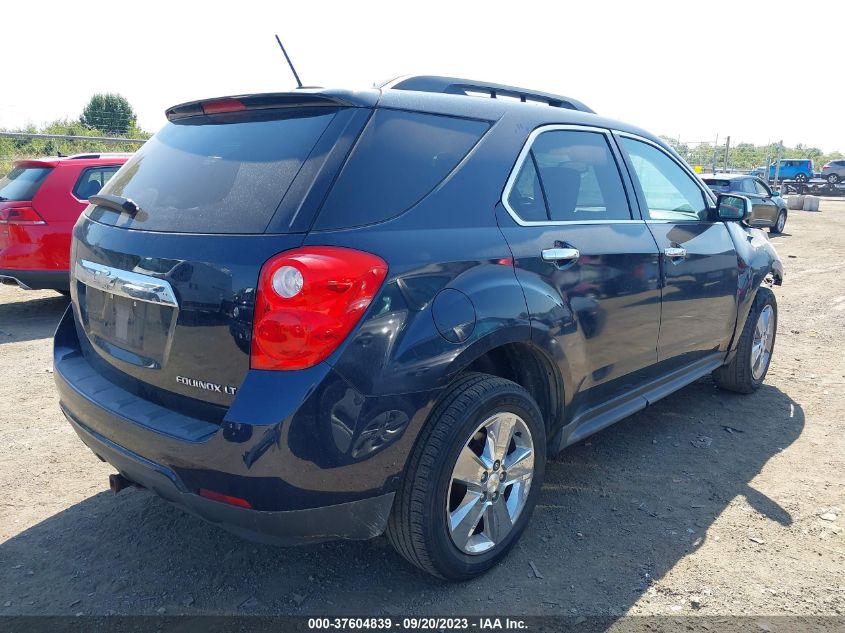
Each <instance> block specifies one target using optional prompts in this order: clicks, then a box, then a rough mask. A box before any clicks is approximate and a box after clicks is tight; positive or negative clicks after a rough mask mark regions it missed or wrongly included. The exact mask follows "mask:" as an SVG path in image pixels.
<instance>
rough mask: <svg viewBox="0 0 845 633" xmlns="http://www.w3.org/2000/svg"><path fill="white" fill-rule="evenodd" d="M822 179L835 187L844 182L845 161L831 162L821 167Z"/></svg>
mask: <svg viewBox="0 0 845 633" xmlns="http://www.w3.org/2000/svg"><path fill="white" fill-rule="evenodd" d="M822 178H825V179H826V180H827V181H828V182H829V183H830V184H832V185H836V184H839V183H840V182H842V181H843V180H845V159H841V160H832V161H830V162H829V163H826V164H825V165H824V166H823V167H822Z"/></svg>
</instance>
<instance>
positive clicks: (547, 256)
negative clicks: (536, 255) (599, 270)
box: [542, 248, 581, 262]
mask: <svg viewBox="0 0 845 633" xmlns="http://www.w3.org/2000/svg"><path fill="white" fill-rule="evenodd" d="M542 255H543V260H544V261H547V262H562V261H574V260H576V259H578V258H579V257H581V253H580V252H579V251H578V249H577V248H544V249H543V253H542Z"/></svg>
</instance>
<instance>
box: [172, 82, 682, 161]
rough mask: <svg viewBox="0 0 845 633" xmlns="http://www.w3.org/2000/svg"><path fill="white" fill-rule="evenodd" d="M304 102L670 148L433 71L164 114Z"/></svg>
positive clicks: (566, 105)
mask: <svg viewBox="0 0 845 633" xmlns="http://www.w3.org/2000/svg"><path fill="white" fill-rule="evenodd" d="M303 105H305V106H341V107H343V106H350V107H368V108H372V107H376V106H379V107H384V108H395V109H407V110H416V111H420V112H428V113H431V114H444V115H451V116H458V117H465V118H476V119H485V120H490V121H496V120H498V119H500V118H502V117H503V116H505V115H506V114H507V115H509V116H515V117H517V118H518V119H520V123H522V124H524V125H526V126H530V127H531V128H534V127H537V126H540V125H548V124H573V125H588V126H596V127H604V128H612V129H616V130H620V131H626V132H631V133H634V134H637V135H639V136H643V137H645V138H647V139H649V140H651V141H653V142H655V143H658V144H659V145H661V146H662V147H664V148H666V149H669V150H670V151H673V150H671V148H670V147H669V146H668V145H667V144H666V143H665V142H664V141H662V140H661V139H659V138H658V137H656V136H655V135H653V134H651V133H650V132H647V131H645V130H643V129H641V128H638V127H635V126H632V125H629V124H627V123H623V122H621V121H616V120H613V119H608V118H605V117H601V116H599V115H597V114H595V113H594V112H593V110H591V109H590V108H588V107H587V106H586V105H584V104H583V103H581V102H580V101H578V100H576V99H572V98H570V97H564V96H561V95H553V94H550V93H546V92H540V91H535V90H528V89H524V88H517V87H514V86H504V85H501V84H491V83H486V82H480V81H475V80H471V79H460V78H456V77H440V76H433V75H419V76H412V77H400V78H397V79H393V80H391V81H388V82H385V83H382V84H380V85H378V86H377V87H375V88H371V89H367V90H345V89H334V88H297V89H296V90H294V91H291V92H278V93H263V94H245V95H232V96H225V97H216V98H212V99H200V100H197V101H191V102H186V103H182V104H179V105H176V106H173V107H171V108H168V109H167V111H166V114H167V118H168V119H169V120H171V121H172V120H175V119H179V118H183V117H188V116H198V115H202V114H213V113H217V112H226V111H229V112H231V111H232V110H231V109H228V110H227V109H226V108H229V107H234V108H235V109H244V108H249V109H252V108H256V109H266V108H283V107H291V106H299V107H301V106H303ZM219 108H222V109H219ZM673 153H674V152H673Z"/></svg>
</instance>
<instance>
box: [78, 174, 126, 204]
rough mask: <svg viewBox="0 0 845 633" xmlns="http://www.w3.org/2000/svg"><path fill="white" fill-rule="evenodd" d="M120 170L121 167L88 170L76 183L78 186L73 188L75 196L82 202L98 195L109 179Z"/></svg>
mask: <svg viewBox="0 0 845 633" xmlns="http://www.w3.org/2000/svg"><path fill="white" fill-rule="evenodd" d="M118 169H119V167H116V166H109V167H94V168H91V169H86V170H85V171H83V172H82V174H80V176H79V179H78V180H77V181H76V186H74V188H73V195H74V196H76V197H77V198H79V199H80V200H87V199H88V198H90V197H91V196H95V195H97V194H98V193H100V189H102V188H103V185H105V184H106V183H107V182H108V181H109V178H111V177H112V176H114V174H115V172H117V170H118Z"/></svg>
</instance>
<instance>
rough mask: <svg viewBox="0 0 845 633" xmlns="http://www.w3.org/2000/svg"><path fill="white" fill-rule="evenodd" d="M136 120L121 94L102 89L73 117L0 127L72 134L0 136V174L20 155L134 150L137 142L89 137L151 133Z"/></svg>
mask: <svg viewBox="0 0 845 633" xmlns="http://www.w3.org/2000/svg"><path fill="white" fill-rule="evenodd" d="M137 121H138V118H137V116H136V114H135V111H134V109H133V108H132V106H131V105H130V104H129V101H128V100H127V99H126V98H125V97H123V96H121V95H117V94H110V93H105V94H95V95H94V96H92V97H91V99H90V100H89V101H88V103H87V104H86V105H85V107H84V108H83V109H82V112H81V113H80V115H79V117H78V118H76V119H57V120H55V121H52V122H50V123H47V124H44V125H38V126H36V125H28V126H27V127H26V128H25V129H23V130H20V129H15V130H12V129H7V128H0V132H23V133H26V134H55V135H61V136H73V137H75V138H74V139H72V140H64V139H34V138H10V137H4V136H0V176H3V175H4V174H6V173H8V171H9V170H10V169H11V168H12V163H13V162H14V161H16V160H20V159H23V158H38V157H43V156H57V155H62V156H70V155H72V154H80V153H88V152H92V153H93V152H134V151H135V150H136V149H138V147H139V146H140V145H139V144H138V143H120V142H109V141H96V140H92V139H91V138H90V137H95V136H108V137H120V138H132V139H148V138H149V137H150V136H152V135H151V134H150V133H149V132H145V131H144V130H142V129H141V128H139V127H138V122H137Z"/></svg>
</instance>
